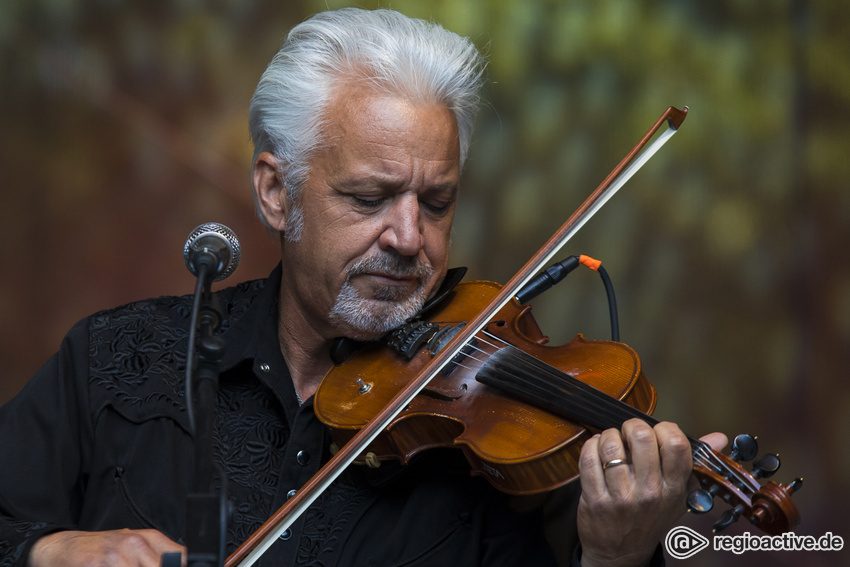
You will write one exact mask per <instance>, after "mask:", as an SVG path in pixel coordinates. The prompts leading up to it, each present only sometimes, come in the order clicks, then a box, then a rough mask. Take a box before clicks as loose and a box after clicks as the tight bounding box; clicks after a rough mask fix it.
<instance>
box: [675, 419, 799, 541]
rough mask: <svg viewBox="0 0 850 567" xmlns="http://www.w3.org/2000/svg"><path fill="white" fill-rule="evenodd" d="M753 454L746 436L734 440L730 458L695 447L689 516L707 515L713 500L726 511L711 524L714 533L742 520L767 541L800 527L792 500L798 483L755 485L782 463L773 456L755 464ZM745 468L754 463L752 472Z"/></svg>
mask: <svg viewBox="0 0 850 567" xmlns="http://www.w3.org/2000/svg"><path fill="white" fill-rule="evenodd" d="M757 454H758V442H757V440H756V438H755V437H753V436H751V435H746V434H744V435H738V436H737V437H735V439H734V440H733V442H732V451H731V453H730V455H729V456H727V455H724V454H722V453H717V452H715V451H714V450H712V449H711V448H710V447H709V446H708V445H707V444H705V443H701V442H699V443H697V444H695V446H694V474H695V476H696V477H697V479H698V480H699V483H700V487H699V488H697V489H696V490H694V491H692V492H691V493H690V494H689V495H688V510H689V511H690V512H695V513H698V514H702V513H705V512H708V511H710V510H711V509H712V508H713V507H714V500H715V498H716V497H718V496H719V497H720V498H721V499H722V500H723V501H724V502H726V503H727V504H728V505H729V506H731V508H729V509H728V510H726V511H725V512H724V513H723V514H722V515H721V517H720V519H719V520H718V521H717V522H715V524H714V532H715V533H717V532H720V531H722V530H724V529H726V528H728V527H729V526H731V525H732V524H733V523H735V522H736V521H738V519H739V518H741V517H744V518H746V519H747V520H749V521H750V523H752V524H753V525H754V526H755V527H757V528H759V529H760V530H761V531H763V532H764V533H766V534H769V535H779V534H782V533H785V532H788V531H791V530H793V529H794V528H795V527H796V526H797V525H798V524H799V523H800V514H799V512H798V511H797V507H796V506H795V505H794V502H793V501H792V500H791V495H792V494H793V493H794V492H796V491H797V490H799V489H800V487H801V486H802V485H803V479H801V478H798V479H796V480H794V481H792V482H790V483H788V484H778V483H776V482H773V481H770V482H768V483H767V484H765V485H761V484H760V483H759V479H762V478H768V477H770V476H772V475H773V474H774V473H775V472H776V471H777V470H779V466H780V464H781V463H780V460H779V456H778V455H776V454H774V453H767V454H765V455H762V456H761V457H758V458H756V455H757ZM745 462H752V463H753V466H752V470H751V471H747V470H746V469H744V467H743V464H742V463H745Z"/></svg>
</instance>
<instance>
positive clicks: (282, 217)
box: [252, 152, 289, 232]
mask: <svg viewBox="0 0 850 567" xmlns="http://www.w3.org/2000/svg"><path fill="white" fill-rule="evenodd" d="M252 178H253V181H254V192H255V193H256V195H257V204H258V208H259V211H260V214H261V215H263V218H264V219H266V222H267V223H268V225H269V226H270V227H272V228H273V229H274V230H276V231H278V232H285V231H286V218H287V215H288V214H289V199H288V197H287V195H286V189H285V187H284V186H283V182H282V181H281V179H280V175H279V174H278V161H277V158H276V157H274V156H273V155H272V154H270V153H269V152H262V153H261V154H260V155H258V156H257V159H256V160H254V171H253V174H252Z"/></svg>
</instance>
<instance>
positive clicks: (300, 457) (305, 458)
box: [295, 451, 310, 466]
mask: <svg viewBox="0 0 850 567" xmlns="http://www.w3.org/2000/svg"><path fill="white" fill-rule="evenodd" d="M295 460H296V461H298V464H299V465H301V466H304V465H306V464H307V463H309V462H310V453H308V452H307V451H298V454H296V455H295Z"/></svg>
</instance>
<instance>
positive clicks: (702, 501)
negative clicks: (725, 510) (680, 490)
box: [688, 488, 714, 514]
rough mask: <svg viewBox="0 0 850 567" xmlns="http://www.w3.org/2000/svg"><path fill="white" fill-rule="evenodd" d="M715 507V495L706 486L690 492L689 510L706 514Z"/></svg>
mask: <svg viewBox="0 0 850 567" xmlns="http://www.w3.org/2000/svg"><path fill="white" fill-rule="evenodd" d="M712 508H714V495H713V494H712V493H711V492H709V491H708V490H706V489H704V488H697V489H696V490H694V491H692V492H691V493H690V494H688V511H689V512H693V513H695V514H705V513H706V512H708V511H709V510H711V509H712Z"/></svg>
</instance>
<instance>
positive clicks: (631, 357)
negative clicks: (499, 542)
mask: <svg viewBox="0 0 850 567" xmlns="http://www.w3.org/2000/svg"><path fill="white" fill-rule="evenodd" d="M499 290H500V286H499V285H498V284H495V283H492V282H483V281H473V282H464V283H461V284H458V285H457V286H456V287H455V288H454V290H453V291H452V292H451V293H450V294H449V296H447V297H446V298H445V299H444V300H443V301H442V302H440V303H439V304H438V305H437V306H435V307H434V308H432V309H430V310H429V311H428V312H427V313H426V315H427V320H428V321H429V322H431V323H433V324H435V325H437V326H438V327H439V328H440V329H450V328H452V327H453V326H456V325H458V324H462V323H463V322H465V321H468V320H470V319H471V318H472V317H474V316H475V315H476V314H477V313H478V312H479V311H480V310H481V309H482V308H483V307H484V306H485V305H487V304H488V303H489V302H490V301H492V299H493V297H494V296H495V295H496V294H497V293H498V291H499ZM431 342H432V343H433V342H434V341H431ZM547 342H548V338H547V337H546V336H545V335H543V333H542V332H541V331H540V329H539V327H538V326H537V323H536V321H535V320H534V318H533V317H532V315H531V308H530V307H527V306H522V305H520V304H519V303H518V302H516V301H511V302H510V303H509V304H508V305H507V306H506V307H504V308H502V310H501V311H499V313H498V314H497V316H496V317H495V318H494V319H493V320H492V321H491V322H490V323H489V324H488V325H487V327H486V328H485V330H484V331H482V332H481V333H479V334H478V335H477V336H476V338H475V340H474V341H473V342H472V343H470V345H468V346H467V347H465V348H464V349H463V350H462V351H461V352H460V353H459V354H458V355H457V356H456V357H455V358H454V359H453V360H452V362H451V363H450V364H449V365H447V366H446V367H445V368H444V370H443V371H441V372H440V373H439V374H438V375H437V376H436V377H435V378H434V379H433V380H431V382H430V383H429V384H428V385H427V386H426V387H425V389H424V390H423V391H422V392H421V393H420V394H419V395H418V396H416V398H415V399H414V400H413V402H412V403H410V404H409V405H408V406H407V407H406V408H404V409H403V411H402V412H401V413H400V414H399V415H398V416H397V417H396V418H395V419H394V420H393V421H392V423H391V424H390V425H389V427H387V428H386V429H385V430H384V432H383V433H382V434H381V435H380V436H379V437H378V438H377V439H376V440H375V441H374V442H373V443H372V444H370V445H369V447H368V450H367V457H366V460H367V463H371V464H372V465H373V466H374V465H375V464H376V459H377V460H378V461H379V460H384V459H396V460H400V461H401V462H403V463H407V462H408V461H409V460H410V459H411V458H412V457H413V456H414V455H416V454H417V453H419V452H421V451H423V450H425V449H429V448H435V447H454V448H458V449H460V450H462V451H463V452H464V454H465V455H466V458H467V460H468V461H469V463H470V465H471V467H472V474H474V475H481V476H483V477H485V478H486V479H487V480H488V481H489V482H490V483H491V484H493V485H494V486H495V487H496V488H498V489H499V490H501V491H503V492H507V493H510V494H534V493H537V492H542V491H546V490H551V489H553V488H556V487H558V486H561V485H564V484H566V483H568V482H570V481H572V480H574V479H575V478H576V477H577V476H578V460H579V459H578V458H579V454H580V452H581V446H582V445H583V443H584V441H585V440H586V439H587V438H588V437H589V436H590V435H591V434H592V433H591V432H589V431H588V430H587V429H586V428H585V427H583V426H581V425H579V424H578V423H576V422H573V421H569V420H566V419H564V418H561V417H558V416H556V415H554V414H552V413H550V412H548V411H546V410H543V409H540V408H538V407H535V406H533V405H529V404H527V403H524V402H522V401H518V400H517V399H515V397H513V396H511V395H510V394H505V393H502V392H501V391H500V390H499V389H497V388H494V387H492V386H488V385H486V384H483V383H481V382H479V381H478V380H476V374H477V373H478V371H479V369H480V367H481V366H482V364H484V362H485V361H486V359H487V358H489V356H490V354H492V353H493V352H495V351H496V350H498V349H500V348H501V347H502V346H503V345H504V344H505V343H506V344H513V345H514V346H518V347H519V348H521V349H522V350H523V351H524V352H526V353H528V354H530V355H532V356H534V357H535V358H537V359H539V360H541V361H543V362H545V363H548V364H549V365H551V366H553V367H555V368H558V369H559V370H561V371H562V372H565V373H567V374H569V375H571V376H573V377H575V378H577V379H579V380H581V381H582V382H585V383H586V384H588V385H590V386H592V387H593V388H596V389H598V390H600V391H602V392H605V393H606V394H608V395H610V396H612V397H615V398H617V399H620V400H622V401H624V402H625V403H627V404H629V405H631V406H633V407H635V408H637V409H639V410H640V411H642V412H644V413H651V412H652V410H653V409H654V408H655V403H656V395H655V389H654V388H653V386H652V385H651V384H650V383H649V381H648V380H647V379H646V378H645V377H644V375H643V372H642V370H641V365H640V359H639V358H638V356H637V354H636V353H635V352H634V351H633V350H632V349H631V348H630V347H628V346H626V345H624V344H622V343H616V342H612V341H589V340H586V339H584V337H582V336H581V335H579V336H577V337H576V338H574V339H573V340H572V341H570V342H569V343H568V344H566V345H563V346H558V347H552V346H547V344H546V343H547ZM432 356H433V351H432V350H430V348H428V346H427V345H425V346H423V347H422V348H419V349H418V351H417V352H416V353H415V354H413V356H412V358H410V359H408V358H407V357H406V356H404V355H403V354H402V353H399V352H395V351H393V350H392V349H390V348H389V347H388V346H386V345H385V344H383V343H370V344H367V345H365V346H364V347H363V348H362V349H361V350H360V351H359V352H358V353H357V355H356V356H355V357H353V358H352V359H350V360H348V361H346V362H345V363H343V364H341V365H339V366H335V367H334V368H332V369H331V371H330V372H328V374H327V375H326V376H325V378H324V379H323V380H322V383H321V385H320V387H319V389H318V391H317V392H316V397H315V411H316V415H317V416H318V417H319V419H320V420H321V421H322V422H324V423H325V424H327V425H328V426H330V428H331V430H332V437H333V440H334V442H335V443H336V444H338V445H340V446H341V445H343V444H344V443H346V442H347V441H348V440H349V439H350V438H351V437H352V436H353V435H354V434H355V433H357V431H359V430H360V429H361V428H362V427H364V426H365V425H366V424H367V423H368V422H369V421H370V420H371V419H372V418H373V417H374V416H375V414H376V413H378V412H379V411H380V410H381V409H382V408H384V407H385V406H386V405H387V404H388V403H389V401H390V400H391V399H392V398H393V396H394V395H395V394H396V393H397V392H398V391H399V390H401V389H402V388H403V387H404V386H405V385H406V384H407V381H408V380H409V379H410V378H411V377H412V376H415V375H416V374H417V372H418V371H419V370H420V369H421V368H422V367H424V366H425V365H427V364H428V362H429V361H430V360H431V358H432ZM361 458H363V456H361Z"/></svg>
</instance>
